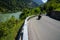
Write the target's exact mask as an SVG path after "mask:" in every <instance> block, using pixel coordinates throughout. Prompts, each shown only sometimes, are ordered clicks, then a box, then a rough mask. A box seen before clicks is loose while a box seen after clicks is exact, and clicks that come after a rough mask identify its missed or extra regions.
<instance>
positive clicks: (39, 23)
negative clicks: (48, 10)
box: [28, 16, 60, 40]
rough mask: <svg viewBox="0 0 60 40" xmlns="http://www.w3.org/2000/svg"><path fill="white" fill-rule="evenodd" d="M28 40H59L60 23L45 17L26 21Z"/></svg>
mask: <svg viewBox="0 0 60 40" xmlns="http://www.w3.org/2000/svg"><path fill="white" fill-rule="evenodd" d="M28 39H29V40H60V21H56V20H54V19H52V18H49V17H47V16H42V17H41V19H40V20H37V17H34V18H32V19H30V20H29V21H28Z"/></svg>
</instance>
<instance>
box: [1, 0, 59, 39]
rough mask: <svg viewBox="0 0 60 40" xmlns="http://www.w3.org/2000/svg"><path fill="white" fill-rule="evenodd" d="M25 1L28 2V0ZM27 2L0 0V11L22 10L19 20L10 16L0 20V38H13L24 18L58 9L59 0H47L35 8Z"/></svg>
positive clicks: (21, 0)
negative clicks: (7, 18)
mask: <svg viewBox="0 0 60 40" xmlns="http://www.w3.org/2000/svg"><path fill="white" fill-rule="evenodd" d="M27 1H28V2H30V1H29V0H27ZM28 2H26V1H25V0H9V1H8V0H0V12H4V13H6V12H17V11H22V12H23V13H22V14H21V15H20V19H19V20H17V19H15V18H14V17H13V16H12V17H11V18H10V19H9V20H7V21H5V22H0V40H15V37H16V34H17V32H18V30H19V28H20V27H21V25H22V24H23V22H24V20H25V18H26V17H28V16H30V15H37V14H40V13H47V12H50V11H53V10H57V11H60V0H49V1H48V2H47V3H45V4H42V5H40V6H38V7H36V8H28V5H27V3H28Z"/></svg>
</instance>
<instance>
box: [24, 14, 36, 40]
mask: <svg viewBox="0 0 60 40" xmlns="http://www.w3.org/2000/svg"><path fill="white" fill-rule="evenodd" d="M32 17H35V15H32V16H29V17H27V18H26V19H25V23H24V26H23V40H28V26H27V21H28V20H29V19H30V18H32Z"/></svg>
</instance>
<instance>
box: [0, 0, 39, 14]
mask: <svg viewBox="0 0 60 40" xmlns="http://www.w3.org/2000/svg"><path fill="white" fill-rule="evenodd" d="M29 3H32V4H31V5H30V4H29ZM37 5H38V4H36V3H35V2H33V1H32V0H0V12H4V13H5V12H16V11H21V10H22V9H23V8H30V7H35V6H37Z"/></svg>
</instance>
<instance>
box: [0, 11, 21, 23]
mask: <svg viewBox="0 0 60 40" xmlns="http://www.w3.org/2000/svg"><path fill="white" fill-rule="evenodd" d="M21 13H22V12H16V13H7V14H0V22H4V21H6V20H8V19H10V18H11V17H12V16H14V17H15V18H16V19H19V16H20V14H21Z"/></svg>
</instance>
